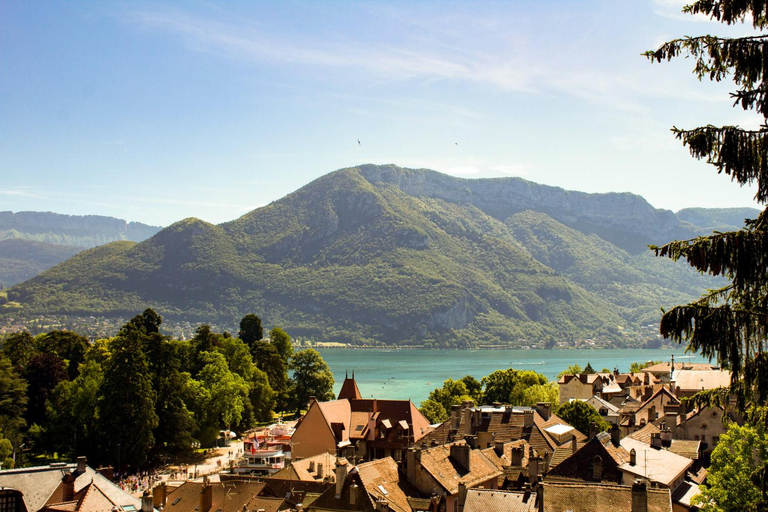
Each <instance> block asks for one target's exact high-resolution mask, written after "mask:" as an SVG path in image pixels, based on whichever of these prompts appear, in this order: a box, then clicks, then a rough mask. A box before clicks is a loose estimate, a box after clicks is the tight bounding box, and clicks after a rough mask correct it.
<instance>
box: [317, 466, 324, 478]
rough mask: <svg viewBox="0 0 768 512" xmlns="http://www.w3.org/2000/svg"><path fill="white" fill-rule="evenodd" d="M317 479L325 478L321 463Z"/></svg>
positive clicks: (318, 467)
mask: <svg viewBox="0 0 768 512" xmlns="http://www.w3.org/2000/svg"><path fill="white" fill-rule="evenodd" d="M317 478H323V465H322V464H321V463H319V462H318V463H317Z"/></svg>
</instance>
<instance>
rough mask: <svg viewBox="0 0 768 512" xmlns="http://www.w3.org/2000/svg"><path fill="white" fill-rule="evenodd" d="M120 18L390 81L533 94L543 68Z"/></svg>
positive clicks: (200, 23) (238, 50) (232, 52)
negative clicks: (450, 82) (464, 84)
mask: <svg viewBox="0 0 768 512" xmlns="http://www.w3.org/2000/svg"><path fill="white" fill-rule="evenodd" d="M124 19H125V20H126V21H128V22H130V23H135V24H137V25H139V26H142V27H145V28H148V29H155V30H160V31H165V32H171V33H175V34H177V35H179V36H181V37H183V38H185V40H186V41H187V42H188V43H189V44H190V45H192V46H193V47H195V48H197V49H198V50H201V51H217V52H221V53H223V54H225V55H227V56H229V57H231V58H235V59H240V60H246V61H251V62H264V61H266V62H272V63H275V64H290V65H299V66H316V67H323V68H336V69H338V68H354V69H356V70H358V71H359V70H365V71H367V72H368V73H370V74H374V75H377V76H382V77H386V78H387V79H390V80H407V79H412V78H425V79H461V80H469V81H475V82H485V83H491V84H493V85H495V86H497V87H500V88H502V89H507V90H525V91H530V90H534V82H536V81H537V77H541V76H542V75H543V74H544V69H543V68H542V66H540V65H538V64H536V63H535V62H534V61H533V60H532V59H527V58H525V57H523V56H524V55H525V52H522V51H514V50H515V49H514V48H509V49H508V50H509V55H504V56H500V55H487V54H485V53H484V52H473V51H470V50H465V51H457V50H456V49H450V50H451V51H450V52H446V53H447V54H440V53H439V52H437V51H432V52H430V51H414V50H411V49H410V48H407V47H403V46H396V45H371V44H369V43H365V42H362V41H345V40H342V39H336V40H333V41H330V40H312V41H295V40H290V39H286V38H281V37H279V36H272V35H269V34H267V33H265V32H259V31H256V30H254V29H248V30H246V29H243V28H241V27H238V26H235V25H232V24H223V23H219V22H214V21H210V20H205V19H201V18H195V17H192V16H189V15H187V14H184V13H181V12H178V11H150V10H144V11H133V12H131V13H128V14H126V15H125V17H124Z"/></svg>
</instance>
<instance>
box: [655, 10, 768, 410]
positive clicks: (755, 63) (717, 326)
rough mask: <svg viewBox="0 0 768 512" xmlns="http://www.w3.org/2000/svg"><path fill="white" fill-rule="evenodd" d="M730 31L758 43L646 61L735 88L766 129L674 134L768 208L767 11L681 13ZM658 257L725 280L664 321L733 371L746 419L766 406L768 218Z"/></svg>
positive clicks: (665, 47) (727, 41)
mask: <svg viewBox="0 0 768 512" xmlns="http://www.w3.org/2000/svg"><path fill="white" fill-rule="evenodd" d="M683 11H684V12H686V13H688V14H692V15H696V14H703V15H706V16H708V17H710V18H711V19H714V20H716V21H719V22H722V23H725V24H728V25H731V24H737V23H738V24H742V23H750V24H751V25H752V27H753V29H755V31H756V33H755V34H753V35H750V36H745V37H737V38H729V37H718V36H714V35H702V36H696V37H684V38H680V39H673V40H671V41H669V42H666V43H664V44H662V45H661V46H660V47H659V48H658V49H657V50H653V51H649V52H647V53H646V56H647V57H648V59H650V60H651V61H652V62H662V61H668V60H671V59H673V58H676V57H679V56H683V57H686V58H691V60H692V62H693V63H694V68H693V72H694V74H695V75H696V76H697V77H698V78H699V80H701V79H705V78H708V79H709V80H711V81H721V80H724V79H727V78H730V79H731V80H733V82H734V85H735V91H734V92H733V93H732V94H731V96H732V98H733V99H734V100H735V102H734V105H735V106H739V107H741V108H742V109H744V110H745V111H754V112H755V113H756V114H758V115H759V116H761V117H762V119H761V124H760V126H759V128H757V129H754V130H746V129H743V128H740V127H738V126H712V125H707V126H702V127H697V128H692V129H682V128H677V127H674V128H672V132H673V133H674V134H675V136H676V137H677V138H678V139H679V140H680V141H681V142H682V144H683V145H684V146H687V147H688V149H689V151H690V153H691V155H692V156H693V157H694V158H697V159H704V160H706V161H707V163H709V164H711V165H713V166H714V167H715V169H717V172H718V173H724V174H726V175H727V176H730V178H731V180H732V181H735V182H737V183H738V184H739V185H747V184H753V185H755V187H756V189H757V192H756V194H755V199H756V200H757V201H758V202H760V203H762V204H765V203H766V202H767V201H768V125H767V124H766V119H767V118H768V65H766V59H768V34H765V33H763V32H762V31H764V30H765V29H766V28H767V27H768V4H766V2H764V1H751V0H750V1H747V0H699V1H697V2H693V3H692V4H691V5H688V6H686V7H684V8H683ZM653 250H654V251H655V252H656V255H657V256H662V257H669V258H672V259H674V260H677V259H683V260H685V261H687V262H688V264H690V265H691V266H693V267H694V268H696V269H698V270H699V271H701V272H706V273H709V274H712V275H715V276H724V277H726V278H727V279H728V280H729V283H728V284H727V285H726V286H723V287H722V288H719V289H717V290H711V291H708V292H707V293H706V294H704V295H703V296H702V297H701V298H700V299H698V300H696V301H694V302H692V303H690V304H686V305H681V306H677V307H675V308H673V309H671V310H669V311H666V312H665V313H664V314H663V316H662V319H661V323H660V328H659V330H660V332H661V334H662V335H663V336H665V337H670V338H672V339H673V340H675V341H677V342H686V343H687V345H688V349H689V350H692V351H695V352H698V353H700V354H701V355H703V356H704V357H707V358H713V359H716V360H717V362H718V363H719V364H720V365H721V366H722V367H723V368H726V369H728V370H730V371H731V376H732V379H731V386H730V390H729V391H730V392H731V393H734V394H735V395H736V396H737V397H738V404H739V406H740V408H741V409H742V410H743V409H745V408H746V406H747V404H748V403H750V402H752V403H756V404H765V402H766V398H768V353H766V351H765V346H766V342H767V341H768V321H767V319H768V272H766V270H767V269H768V210H763V211H762V212H761V213H760V215H759V216H758V217H757V219H754V220H747V221H746V223H745V227H744V228H743V229H741V230H739V231H733V232H725V233H718V232H716V233H713V234H711V235H709V236H703V237H697V238H694V239H691V240H679V241H674V242H671V243H668V244H666V245H664V246H661V247H653Z"/></svg>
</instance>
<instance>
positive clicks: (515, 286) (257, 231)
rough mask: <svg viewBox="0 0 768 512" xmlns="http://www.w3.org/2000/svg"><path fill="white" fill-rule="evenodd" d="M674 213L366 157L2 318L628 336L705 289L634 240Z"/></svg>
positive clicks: (483, 340) (19, 290) (360, 333)
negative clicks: (140, 318) (146, 315)
mask: <svg viewBox="0 0 768 512" xmlns="http://www.w3.org/2000/svg"><path fill="white" fill-rule="evenodd" d="M606 196H610V197H607V198H606ZM535 204H539V205H541V208H540V209H541V210H542V211H539V212H534V211H530V210H531V208H530V206H531V205H535ZM557 204H560V205H561V206H562V208H561V210H560V211H559V212H553V209H554V208H555V206H556V205H557ZM606 205H608V206H611V205H612V206H616V205H618V207H620V208H621V207H622V205H623V209H622V210H620V212H621V213H614V214H611V212H610V211H606V210H604V207H607V206H606ZM553 215H554V217H553ZM670 216H671V217H670ZM555 217H559V218H558V219H556V218H555ZM680 224H681V223H680V222H679V221H677V220H676V217H675V216H674V214H673V213H672V212H665V211H662V210H654V209H653V208H652V207H650V205H648V204H647V203H645V201H644V200H642V198H639V197H638V196H633V195H631V194H613V195H610V194H609V195H589V194H583V193H571V192H568V191H563V190H562V189H556V188H554V187H545V186H542V185H537V184H535V183H531V182H526V181H524V180H517V179H507V180H462V179H458V178H452V177H449V176H445V175H442V174H439V173H436V172H434V171H427V170H410V169H401V168H398V167H395V166H372V165H366V166H361V167H359V168H351V169H343V170H340V171H336V172H334V173H331V174H328V175H326V176H324V177H322V178H319V179H318V180H315V181H314V182H312V183H310V184H308V185H307V186H305V187H303V188H301V189H299V190H297V191H296V192H294V193H292V194H290V195H288V196H286V197H285V198H283V199H281V200H279V201H275V202H273V203H272V204H270V205H268V206H265V207H263V208H259V209H257V210H254V211H252V212H250V213H248V214H246V215H244V216H243V217H241V218H239V219H236V220H234V221H231V222H228V223H225V224H222V225H219V226H215V225H212V224H208V223H205V222H203V221H200V220H197V219H186V220H184V221H181V222H178V223H176V224H174V225H172V226H170V227H168V228H166V229H163V230H162V231H160V232H158V233H157V234H156V235H154V236H153V237H151V238H149V239H148V240H146V241H144V242H141V243H138V244H136V243H132V242H116V243H112V244H108V245H106V246H103V247H98V248H95V249H91V250H89V251H86V252H84V253H81V254H78V255H76V256H75V257H73V258H72V259H70V260H69V261H67V262H65V263H63V264H61V265H58V266H57V267H54V268H52V269H50V270H48V271H46V272H44V273H43V274H41V275H40V276H38V277H36V278H34V279H31V280H29V281H27V282H25V283H22V284H20V285H17V286H15V287H13V288H11V289H10V290H8V293H7V299H0V300H5V301H6V304H4V306H3V311H4V313H2V314H3V316H4V317H5V318H6V319H12V320H13V321H19V320H20V319H24V318H33V317H39V316H53V315H59V316H60V315H65V316H70V317H72V316H89V315H96V316H106V317H118V316H122V317H126V316H130V315H133V314H134V313H135V312H137V311H142V310H143V309H144V308H146V307H153V308H155V309H156V310H157V311H158V312H160V313H161V314H162V315H163V316H164V317H165V318H166V319H167V320H170V321H174V320H176V321H182V320H183V321H189V322H211V323H217V324H218V325H222V326H224V327H226V328H229V329H234V328H235V327H236V325H237V322H238V321H239V319H240V318H241V317H242V316H243V315H244V314H246V313H249V312H257V313H258V314H259V315H260V316H262V318H263V320H264V322H265V325H280V326H282V327H283V328H285V329H286V330H287V331H289V332H291V334H292V335H294V336H299V337H303V338H310V339H314V340H316V341H342V342H350V343H355V344H392V345H400V344H420V345H436V346H474V345H477V344H499V345H502V344H503V345H512V346H514V345H526V344H530V343H533V342H544V341H546V342H550V343H551V342H555V341H562V340H575V339H585V338H603V339H610V340H612V341H617V342H620V343H624V342H625V341H627V340H629V341H632V340H637V339H639V337H638V334H637V333H638V332H639V327H640V326H641V325H642V324H643V323H646V322H648V321H651V320H652V319H653V318H655V317H657V316H658V314H657V312H658V311H659V306H660V305H667V304H670V303H675V302H679V301H683V300H688V299H690V298H692V297H693V296H695V295H697V294H698V292H699V290H702V289H703V288H705V287H706V286H707V283H706V282H705V280H700V279H699V280H697V279H696V278H698V276H693V275H691V274H690V272H687V273H686V271H687V269H685V268H682V267H677V266H676V267H675V268H666V267H664V265H665V264H669V263H670V262H661V261H659V262H656V261H655V260H654V261H651V260H649V259H648V258H647V255H645V253H638V254H639V255H635V254H633V251H635V249H636V247H637V246H638V244H640V243H642V241H643V239H648V238H653V237H657V238H658V237H663V236H669V235H674V234H675V233H677V232H684V233H688V232H690V231H691V230H692V229H693V228H692V227H691V225H690V224H687V225H684V226H681V225H680ZM579 226H580V227H581V230H579V229H578V227H579ZM676 230H679V231H676ZM597 232H602V233H609V234H611V236H608V235H606V236H608V238H611V239H613V240H614V242H616V243H620V244H625V245H626V246H627V250H625V249H622V248H619V247H618V246H617V245H614V244H612V243H610V242H608V241H606V240H605V239H603V238H600V237H599V236H598V234H597ZM617 241H621V242H617ZM651 241H652V240H648V241H646V242H645V243H650V242H651ZM662 241H663V240H662ZM678 299H679V300H678ZM654 315H655V316H654Z"/></svg>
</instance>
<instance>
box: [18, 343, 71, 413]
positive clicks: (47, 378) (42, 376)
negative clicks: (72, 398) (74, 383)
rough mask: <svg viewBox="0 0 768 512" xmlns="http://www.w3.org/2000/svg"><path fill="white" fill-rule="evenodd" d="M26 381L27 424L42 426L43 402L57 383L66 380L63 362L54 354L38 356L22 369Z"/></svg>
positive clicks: (44, 353)
mask: <svg viewBox="0 0 768 512" xmlns="http://www.w3.org/2000/svg"><path fill="white" fill-rule="evenodd" d="M24 379H25V380H26V381H27V397H28V399H27V416H26V419H27V423H28V424H29V425H32V424H35V423H37V424H38V425H42V424H43V423H44V422H45V419H46V410H45V402H46V401H47V400H48V399H49V397H50V395H51V393H52V392H53V390H54V388H56V386H57V385H58V384H59V382H61V381H63V380H68V379H67V370H66V365H65V363H64V360H63V359H62V358H60V357H59V356H57V355H56V354H50V353H47V352H43V353H41V354H38V355H37V356H35V357H34V358H32V360H31V361H29V363H28V364H27V366H26V368H25V369H24Z"/></svg>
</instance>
